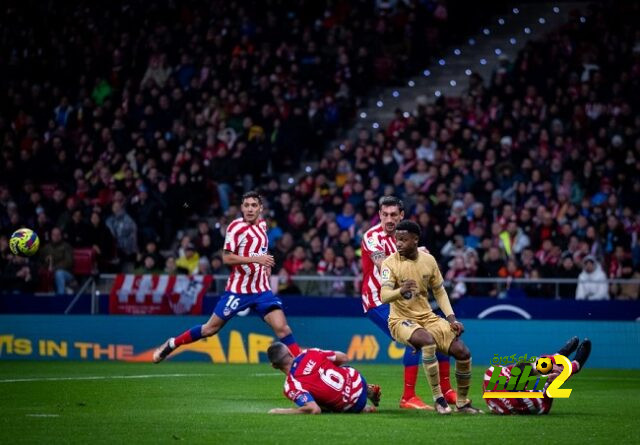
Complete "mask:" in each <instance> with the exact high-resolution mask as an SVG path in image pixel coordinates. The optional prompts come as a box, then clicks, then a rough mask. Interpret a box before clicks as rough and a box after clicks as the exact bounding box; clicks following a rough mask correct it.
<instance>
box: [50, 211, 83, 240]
mask: <svg viewBox="0 0 640 445" xmlns="http://www.w3.org/2000/svg"><path fill="white" fill-rule="evenodd" d="M43 214H44V213H43ZM88 232H89V227H88V224H87V223H86V222H85V221H84V220H83V218H82V211H81V210H80V209H75V210H74V211H73V213H72V214H71V221H69V223H68V224H67V225H66V227H65V230H64V239H65V240H66V241H67V242H68V243H69V244H71V246H72V247H87V246H89V244H88V243H89V239H88V238H89V233H88Z"/></svg>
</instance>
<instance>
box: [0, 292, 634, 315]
mask: <svg viewBox="0 0 640 445" xmlns="http://www.w3.org/2000/svg"><path fill="white" fill-rule="evenodd" d="M73 298H74V297H72V296H38V295H32V294H5V295H2V294H0V314H63V313H65V310H66V309H67V308H68V307H69V305H70V303H71V301H72V300H73ZM96 298H97V304H95V305H93V304H92V297H91V296H90V295H88V294H85V295H82V296H81V297H80V298H79V299H78V300H77V301H76V303H75V304H74V305H73V307H72V309H71V310H70V311H69V313H70V314H91V313H92V308H93V307H95V308H97V311H96V312H95V313H97V314H104V315H106V314H108V313H109V296H108V295H105V294H101V295H99V296H97V297H96ZM280 298H281V299H282V300H283V302H284V307H285V310H286V312H287V314H289V315H291V316H310V317H315V316H326V317H332V316H340V317H359V316H362V313H363V312H362V304H361V302H360V299H359V298H353V297H351V298H349V297H344V298H328V297H309V296H301V295H280ZM217 301H218V296H217V295H214V294H207V295H206V296H205V297H204V299H203V303H202V311H201V314H202V315H209V314H211V313H212V312H213V308H214V307H215V305H216V303H217ZM452 304H453V308H454V310H455V312H456V314H458V316H460V317H462V318H466V319H471V318H481V319H482V318H491V319H525V320H610V321H611V320H619V321H623V320H626V321H640V301H576V300H546V299H533V298H505V299H496V298H487V297H465V298H462V299H460V300H454V301H453V302H452Z"/></svg>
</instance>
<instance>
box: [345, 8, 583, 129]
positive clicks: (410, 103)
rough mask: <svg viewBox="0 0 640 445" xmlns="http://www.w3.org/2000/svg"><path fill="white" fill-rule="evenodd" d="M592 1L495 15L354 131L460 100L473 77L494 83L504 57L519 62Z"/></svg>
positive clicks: (376, 100)
mask: <svg viewBox="0 0 640 445" xmlns="http://www.w3.org/2000/svg"><path fill="white" fill-rule="evenodd" d="M586 5H587V3H586V2H571V3H569V2H567V3H564V2H561V3H522V4H517V5H514V6H510V9H509V11H508V12H507V13H505V14H503V15H500V16H495V17H493V18H492V19H491V21H490V23H488V24H486V25H485V26H484V27H482V28H481V29H480V30H479V32H478V33H477V34H476V35H473V36H472V37H469V38H468V39H467V41H466V42H465V43H464V44H463V45H460V46H452V47H449V48H448V49H447V51H446V55H444V56H442V57H441V58H440V59H436V60H435V61H433V62H432V63H431V65H430V67H429V68H428V69H425V70H424V71H423V72H422V73H421V74H420V75H418V76H415V77H413V78H411V79H407V81H406V83H405V86H403V87H400V88H398V87H396V88H387V89H384V90H382V91H381V92H378V93H377V94H376V95H375V96H373V97H370V99H369V100H368V101H367V102H368V106H367V108H362V109H360V110H358V112H357V119H358V120H357V122H356V123H355V125H354V126H353V127H352V129H351V130H350V132H349V136H350V137H354V136H355V134H356V132H357V131H358V130H360V129H363V128H365V129H369V130H373V131H375V130H376V129H378V128H384V126H385V125H386V124H387V123H388V122H389V121H390V120H391V119H393V117H394V112H395V110H396V109H398V108H399V109H401V110H402V111H403V112H404V113H410V112H412V111H414V110H415V109H416V105H417V104H418V103H433V102H435V101H436V100H437V99H438V98H439V97H441V96H445V97H456V96H460V95H461V93H462V92H463V91H464V90H465V89H466V88H468V76H470V75H471V74H472V73H474V72H475V73H478V74H479V75H480V76H482V78H483V79H484V82H485V83H488V82H489V81H490V79H491V73H492V72H493V70H494V69H495V67H496V66H497V65H498V63H499V60H500V57H507V58H508V59H509V60H511V61H513V60H515V57H516V56H517V54H518V51H520V50H521V49H522V48H523V47H524V46H525V44H526V43H527V41H529V40H536V39H540V38H542V37H543V36H544V35H546V34H547V33H549V32H551V31H552V30H554V29H556V28H557V27H559V26H560V25H562V24H563V23H565V22H566V21H567V19H568V14H569V11H572V10H579V11H584V10H585V7H586Z"/></svg>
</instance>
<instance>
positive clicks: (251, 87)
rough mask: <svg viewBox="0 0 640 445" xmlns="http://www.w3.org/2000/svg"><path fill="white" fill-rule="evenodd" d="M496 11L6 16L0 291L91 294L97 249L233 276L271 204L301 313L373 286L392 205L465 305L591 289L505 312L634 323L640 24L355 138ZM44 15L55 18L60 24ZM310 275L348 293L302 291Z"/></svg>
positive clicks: (589, 25) (543, 57) (519, 66)
mask: <svg viewBox="0 0 640 445" xmlns="http://www.w3.org/2000/svg"><path fill="white" fill-rule="evenodd" d="M500 7H502V3H501V2H496V4H495V5H493V6H491V7H486V6H482V5H473V4H472V3H471V2H470V3H469V4H468V9H467V10H451V9H450V8H449V7H448V5H447V3H446V2H442V1H429V0H426V1H418V0H413V1H406V2H403V1H398V2H393V1H392V2H385V3H382V2H378V3H374V2H370V1H337V2H328V1H311V0H309V1H299V2H292V1H285V0H282V1H278V0H271V1H250V2H244V1H243V2H240V1H230V2H229V1H225V2H222V1H208V2H204V1H201V0H191V1H185V2H175V3H174V2H156V1H147V2H141V1H139V2H138V1H116V2H112V3H110V4H109V5H100V6H97V5H91V4H90V3H88V2H74V3H73V4H60V5H57V6H56V8H50V6H47V5H46V2H45V4H42V5H40V4H39V3H37V2H29V1H26V2H21V3H19V4H17V3H16V4H14V5H11V6H9V7H7V8H6V14H4V15H3V16H2V18H1V20H2V22H0V48H1V51H2V52H1V53H0V64H1V65H2V67H3V69H2V70H0V156H1V160H0V274H1V275H0V276H1V280H2V283H1V285H0V289H2V290H5V291H6V290H32V291H33V290H36V291H55V292H57V293H65V292H70V291H72V289H73V288H76V286H77V281H78V280H77V276H74V273H75V271H74V258H75V257H76V254H77V252H78V250H79V249H81V250H88V251H89V252H90V254H91V258H92V267H93V268H94V269H95V270H96V271H99V272H104V273H113V272H121V271H125V272H132V271H135V272H136V273H170V274H174V273H216V274H224V273H226V272H227V270H226V267H225V266H224V265H223V264H222V261H221V248H222V243H223V240H224V230H225V227H226V225H227V224H228V223H229V222H230V221H231V220H233V219H234V218H236V217H237V216H238V210H239V209H238V206H237V204H238V197H239V196H240V195H241V194H242V192H244V191H246V190H250V189H257V190H259V191H260V192H261V193H262V194H263V196H264V197H265V200H266V203H265V207H266V208H265V215H264V216H265V219H266V220H267V223H268V226H269V238H270V246H271V251H272V253H273V255H274V256H275V260H276V266H275V268H274V270H273V274H274V276H278V278H279V280H278V281H279V287H280V291H281V292H294V293H305V294H326V295H330V296H347V295H354V294H355V295H356V296H357V295H358V286H359V284H358V281H357V279H356V280H353V279H347V278H348V277H358V276H359V275H360V261H359V255H360V248H359V245H360V240H361V237H362V235H363V233H364V232H365V231H366V230H367V229H368V228H370V227H371V226H373V225H375V224H377V223H378V216H377V199H378V198H379V197H380V196H383V195H396V196H398V197H400V198H401V199H402V200H403V201H404V203H405V207H406V212H405V214H406V217H408V218H411V219H414V220H415V221H416V222H418V223H419V224H420V226H421V227H422V239H421V244H422V245H424V246H426V247H427V248H428V249H429V251H430V252H431V253H433V254H434V255H435V257H436V258H437V260H438V262H439V264H440V266H441V268H442V270H443V274H445V278H446V279H448V280H449V281H450V282H451V287H450V293H451V295H452V297H454V298H459V297H462V296H463V295H470V296H473V295H482V296H486V295H489V296H496V297H498V296H502V295H503V293H504V292H505V288H504V287H500V288H498V286H496V285H495V284H491V283H475V284H472V283H463V282H462V281H460V278H463V277H484V278H496V277H501V278H507V279H508V278H573V279H577V278H579V277H580V280H581V281H584V282H581V283H579V284H577V285H576V284H575V283H564V284H561V285H560V286H558V287H556V288H555V289H554V288H552V287H551V286H550V285H549V284H546V283H537V284H525V285H519V286H507V288H508V294H509V295H511V296H518V295H527V296H529V297H538V298H553V297H554V296H556V294H557V296H559V297H561V298H578V299H590V300H591V299H609V298H618V299H637V298H638V294H639V286H637V285H630V284H626V285H610V286H609V285H607V283H606V281H604V280H606V278H640V272H639V270H640V244H639V243H638V234H639V233H640V200H638V196H640V31H639V30H638V27H637V23H638V21H639V20H640V10H639V3H638V2H635V1H634V2H614V3H610V4H609V3H607V4H599V5H596V6H591V7H590V8H589V11H588V13H587V14H584V15H583V16H578V15H576V16H574V17H572V18H571V19H570V20H569V22H567V23H566V25H565V26H563V27H561V28H559V29H556V30H554V31H553V32H552V33H550V34H549V35H548V36H547V37H546V38H545V39H543V40H541V41H535V42H529V43H528V44H527V45H526V47H525V48H524V49H523V50H522V51H521V52H520V53H519V54H518V56H517V58H516V59H515V60H509V59H507V58H501V59H500V60H499V62H497V63H496V67H495V70H494V72H493V75H492V77H491V78H490V79H483V78H481V77H480V76H479V75H478V74H475V73H474V74H472V75H471V76H469V84H468V88H467V89H466V90H465V93H464V94H463V95H462V96H461V97H455V98H445V97H441V98H440V99H439V100H438V101H437V102H435V103H433V104H428V103H418V104H417V107H416V109H415V110H401V109H398V110H396V113H395V118H394V119H393V120H392V121H391V122H390V123H388V125H386V126H385V128H381V129H379V130H375V131H374V130H368V129H362V130H360V131H359V132H358V133H357V135H356V136H355V137H353V138H346V139H345V138H343V137H342V136H343V135H344V134H345V130H346V129H348V128H349V127H350V126H351V125H352V124H353V122H354V116H355V111H356V109H357V108H358V107H359V106H361V105H362V104H364V103H365V102H366V100H367V97H369V96H368V95H369V94H370V93H372V92H373V91H375V90H376V89H377V88H383V87H385V86H389V85H394V84H396V83H398V82H402V81H404V79H406V78H407V76H409V75H411V74H414V73H415V72H417V70H419V69H422V68H423V67H424V66H425V65H426V64H427V63H428V62H429V60H430V59H432V58H433V57H435V56H437V55H438V53H439V51H441V49H442V48H443V47H445V46H446V45H447V44H448V43H449V42H451V41H455V39H457V38H460V36H464V35H465V32H466V33H467V34H468V33H471V32H474V31H476V28H477V24H476V25H473V26H472V25H471V24H470V20H474V21H475V22H481V20H482V18H483V16H487V15H489V14H490V13H491V12H492V11H493V9H492V8H496V9H499V8H500ZM31 8H44V9H46V10H47V11H54V16H53V17H52V16H51V14H48V18H47V21H46V23H40V22H38V21H37V20H35V19H33V18H32V17H35V16H40V15H39V14H33V15H32V10H31ZM176 17H177V18H178V20H176ZM336 138H340V139H336ZM336 140H337V141H338V142H336ZM23 226H26V227H30V228H33V229H34V230H35V231H36V232H37V233H38V235H39V236H40V238H41V242H42V244H43V247H42V248H41V251H40V253H39V254H38V255H37V257H34V258H32V259H24V258H18V257H14V256H12V255H10V254H9V252H8V237H9V236H10V234H11V233H12V232H13V231H14V230H15V229H17V228H19V227H23ZM76 275H77V274H76ZM303 275H304V276H314V275H329V276H334V277H336V279H334V280H332V281H331V282H329V283H328V284H327V283H321V282H318V281H304V282H298V281H295V280H293V279H292V277H296V276H303ZM339 277H347V278H345V279H342V280H341V279H340V278H339Z"/></svg>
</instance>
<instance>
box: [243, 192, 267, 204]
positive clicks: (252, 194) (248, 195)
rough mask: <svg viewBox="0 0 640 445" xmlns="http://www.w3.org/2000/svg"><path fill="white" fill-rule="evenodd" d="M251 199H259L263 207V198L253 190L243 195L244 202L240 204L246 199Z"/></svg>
mask: <svg viewBox="0 0 640 445" xmlns="http://www.w3.org/2000/svg"><path fill="white" fill-rule="evenodd" d="M249 198H254V199H257V200H258V202H259V203H260V205H262V196H260V193H258V192H256V191H255V190H251V191H250V192H247V193H245V194H244V195H242V200H241V201H240V203H243V202H244V200H245V199H249Z"/></svg>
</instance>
